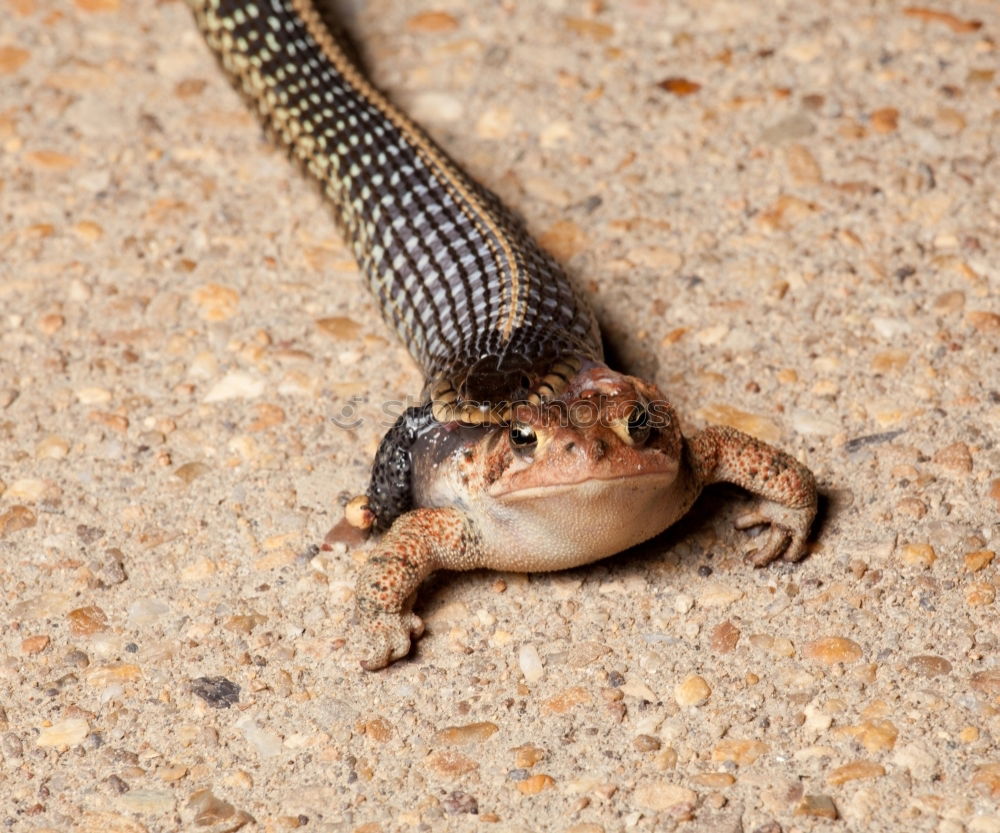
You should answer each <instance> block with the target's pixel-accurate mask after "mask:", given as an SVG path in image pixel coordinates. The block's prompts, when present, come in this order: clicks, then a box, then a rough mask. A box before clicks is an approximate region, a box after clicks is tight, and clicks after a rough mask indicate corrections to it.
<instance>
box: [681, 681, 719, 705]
mask: <svg viewBox="0 0 1000 833" xmlns="http://www.w3.org/2000/svg"><path fill="white" fill-rule="evenodd" d="M711 695H712V689H711V688H710V687H709V685H708V683H707V682H705V680H704V679H703V678H701V677H699V676H698V675H697V674H691V675H690V676H688V677H685V678H684V680H683V681H682V682H680V683H678V684H677V685H676V686H675V687H674V699H675V700H676V701H677V705H678V706H682V707H683V706H700V705H702V704H703V703H706V702H707V701H708V698H709V697H711Z"/></svg>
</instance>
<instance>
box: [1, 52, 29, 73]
mask: <svg viewBox="0 0 1000 833" xmlns="http://www.w3.org/2000/svg"><path fill="white" fill-rule="evenodd" d="M30 57H31V53H30V52H29V51H28V50H27V49H20V48H19V47H16V46H0V75H11V74H13V73H15V72H17V71H18V70H19V69H20V68H21V67H23V66H24V65H25V64H26V63H27V62H28V58H30Z"/></svg>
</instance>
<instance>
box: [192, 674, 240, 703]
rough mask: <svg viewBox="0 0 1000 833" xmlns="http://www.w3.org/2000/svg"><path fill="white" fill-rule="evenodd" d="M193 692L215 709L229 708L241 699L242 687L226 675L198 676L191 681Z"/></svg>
mask: <svg viewBox="0 0 1000 833" xmlns="http://www.w3.org/2000/svg"><path fill="white" fill-rule="evenodd" d="M191 693H192V694H196V695H198V696H199V697H200V698H201V699H202V700H204V701H205V702H206V703H208V705H210V706H211V707H212V708H213V709H228V708H230V707H231V706H235V705H236V704H237V703H238V702H239V701H240V687H239V686H238V685H237V684H236V683H234V682H232V681H231V680H228V679H226V678H225V677H198V678H197V679H194V680H192V681H191Z"/></svg>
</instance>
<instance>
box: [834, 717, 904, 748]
mask: <svg viewBox="0 0 1000 833" xmlns="http://www.w3.org/2000/svg"><path fill="white" fill-rule="evenodd" d="M840 731H842V732H844V733H845V734H849V735H852V736H853V737H855V738H856V739H857V740H858V742H859V743H860V744H861V745H862V746H863V747H864V748H865V749H867V750H868V751H869V752H880V751H883V750H885V749H892V747H893V746H895V745H896V738H897V737H898V736H899V730H898V729H897V728H896V726H895V724H894V723H892V721H890V720H866V721H865V722H863V723H860V724H859V725H857V726H845V727H844V728H843V729H841V730H840Z"/></svg>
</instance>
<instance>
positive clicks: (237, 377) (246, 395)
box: [203, 370, 265, 403]
mask: <svg viewBox="0 0 1000 833" xmlns="http://www.w3.org/2000/svg"><path fill="white" fill-rule="evenodd" d="M264 388H265V382H264V380H263V379H260V378H258V377H256V376H252V375H251V374H249V373H245V372H244V371H242V370H234V371H233V372H232V373H227V374H226V375H225V376H223V377H222V379H220V380H219V381H218V382H216V383H215V385H213V386H212V388H211V390H209V392H208V393H207V394H205V398H204V400H203V401H204V402H207V403H212V402H225V401H226V400H229V399H255V398H257V397H258V396H260V395H261V394H262V393H264Z"/></svg>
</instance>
